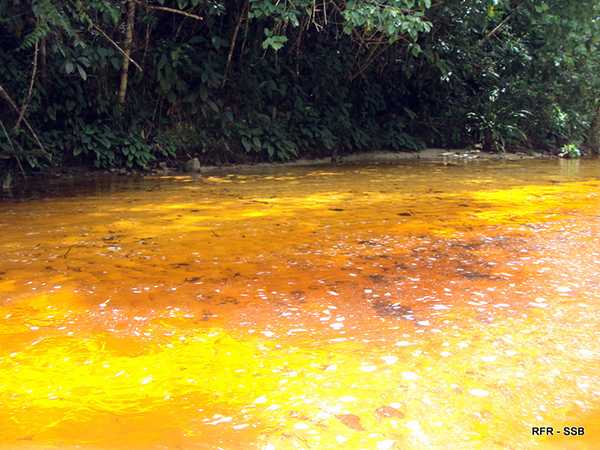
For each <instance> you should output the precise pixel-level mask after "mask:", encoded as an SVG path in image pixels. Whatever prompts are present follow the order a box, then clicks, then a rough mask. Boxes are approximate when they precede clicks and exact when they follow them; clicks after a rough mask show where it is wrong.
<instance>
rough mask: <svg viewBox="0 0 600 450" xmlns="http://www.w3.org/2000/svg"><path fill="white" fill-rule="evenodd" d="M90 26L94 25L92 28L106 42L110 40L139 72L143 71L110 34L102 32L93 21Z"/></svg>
mask: <svg viewBox="0 0 600 450" xmlns="http://www.w3.org/2000/svg"><path fill="white" fill-rule="evenodd" d="M92 26H93V27H94V30H96V31H98V32H99V33H100V34H101V35H102V36H103V37H104V38H105V39H106V40H107V41H108V42H110V43H111V44H112V45H113V46H114V47H115V48H116V49H117V50H119V52H120V53H121V54H122V55H123V56H127V58H128V59H129V61H130V62H131V64H133V65H134V66H135V67H136V68H137V69H138V70H139V71H140V72H143V70H142V68H141V67H140V65H139V64H138V63H136V62H135V61H134V60H133V59H132V58H131V56H129V55H128V54H127V53H125V50H123V49H122V48H121V47H120V46H119V44H117V43H116V42H115V41H113V40H112V39H111V38H110V36H109V35H108V34H106V33H105V32H104V30H103V29H102V28H100V27H99V26H98V25H96V24H95V23H94V24H92Z"/></svg>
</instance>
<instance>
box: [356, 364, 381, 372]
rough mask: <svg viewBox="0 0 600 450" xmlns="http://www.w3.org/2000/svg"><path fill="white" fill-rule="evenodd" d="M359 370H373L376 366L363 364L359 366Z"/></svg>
mask: <svg viewBox="0 0 600 450" xmlns="http://www.w3.org/2000/svg"><path fill="white" fill-rule="evenodd" d="M360 370H362V371H363V372H375V371H376V370H377V366H374V365H372V364H368V365H363V366H360Z"/></svg>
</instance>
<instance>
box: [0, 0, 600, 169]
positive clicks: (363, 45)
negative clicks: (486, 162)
mask: <svg viewBox="0 0 600 450" xmlns="http://www.w3.org/2000/svg"><path fill="white" fill-rule="evenodd" d="M599 42H600V2H598V1H596V0H582V1H570V0H543V1H528V0H365V1H352V0H295V1H290V0H288V1H284V0H280V1H267V0H231V1H229V0H153V1H149V0H148V1H144V0H126V1H117V0H91V1H79V0H66V1H57V0H36V1H25V0H21V1H19V0H0V166H1V167H0V170H2V168H5V169H6V168H12V169H13V170H23V171H24V172H27V171H32V170H33V171H36V170H40V169H43V168H46V167H59V166H65V165H85V166H90V167H98V168H110V167H128V168H142V169H143V168H149V167H151V166H152V165H153V164H155V163H156V162H157V161H163V160H168V159H176V158H179V159H183V158H190V157H198V158H199V159H200V160H201V161H202V162H204V163H225V162H256V161H284V160H289V159H294V158H298V157H306V156H309V157H310V156H324V155H330V154H332V153H334V152H341V153H344V152H352V151H359V150H360V151H370V150H391V151H416V150H418V149H420V148H423V147H425V146H438V147H463V146H467V145H472V144H480V145H481V146H482V148H483V150H485V151H493V152H500V151H505V150H512V149H535V150H547V151H554V152H558V151H560V149H561V148H562V149H564V148H581V149H585V150H587V151H590V152H594V151H596V152H597V151H598V148H599V134H600V118H599V117H600V116H599V114H598V111H599V108H600V65H599V62H600V55H599V53H598V48H599ZM565 146H567V147H565ZM568 146H571V147H568Z"/></svg>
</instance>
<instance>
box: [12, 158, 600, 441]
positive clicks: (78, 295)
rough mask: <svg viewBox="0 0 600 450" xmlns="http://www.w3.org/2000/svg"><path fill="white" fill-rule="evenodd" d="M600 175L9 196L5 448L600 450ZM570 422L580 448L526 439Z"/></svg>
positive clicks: (426, 175) (351, 179)
mask: <svg viewBox="0 0 600 450" xmlns="http://www.w3.org/2000/svg"><path fill="white" fill-rule="evenodd" d="M599 176H600V164H598V163H597V162H593V161H582V162H579V161H565V162H563V161H561V162H560V163H558V162H555V161H548V162H532V161H528V162H519V163H486V164H480V165H465V166H438V165H431V164H425V165H406V166H380V167H374V166H371V167H344V168H335V169H323V168H318V169H314V168H313V169H309V168H304V169H301V168H294V169H289V168H280V169H276V170H273V171H271V172H269V173H263V174H257V173H251V172H249V173H240V174H234V175H227V174H214V175H212V176H208V177H204V178H202V179H199V180H193V179H191V178H187V177H171V178H148V179H144V180H118V179H106V178H100V179H98V180H92V182H88V183H80V184H73V185H70V186H68V187H67V188H65V187H64V185H61V184H60V183H58V184H56V185H55V186H54V187H52V188H51V189H50V191H51V192H50V194H48V192H46V193H44V192H42V191H40V190H36V189H35V188H34V189H33V190H31V191H29V192H27V193H24V194H25V195H26V196H28V197H30V198H34V199H31V200H29V201H22V200H14V199H13V200H11V199H6V200H5V201H4V202H3V203H2V204H0V206H1V207H2V212H1V215H0V254H1V255H2V259H1V260H0V343H1V345H0V406H1V408H0V448H7V449H8V448H11V449H12V448H17V449H21V448H27V449H47V448H61V449H62V448H93V449H112V448H123V449H125V448H126V449H152V448H185V449H188V448H190V449H192V448H199V449H204V448H210V449H217V448H224V449H248V448H260V449H292V448H299V449H304V448H306V449H310V448H314V449H317V448H318V449H330V448H331V449H336V448H351V449H354V448H357V449H358V448H365V449H371V448H373V449H394V448H397V449H400V448H402V449H422V448H456V449H471V448H473V449H505V448H506V449H508V448H511V449H513V448H552V449H559V448H573V449H575V448H577V449H592V448H597V442H600V430H598V424H599V423H600V404H599V399H600V388H599V386H600V339H599V337H600V336H599V334H600V302H599V300H600V294H599V292H600V289H599V287H600V286H599V285H600V277H598V267H599V264H600V240H599V238H598V236H599V233H598V232H599V231H600V178H599ZM567 425H569V426H578V427H585V435H584V436H579V437H567V436H555V437H549V438H548V437H537V436H532V435H531V427H532V426H554V427H555V428H559V427H563V426H567Z"/></svg>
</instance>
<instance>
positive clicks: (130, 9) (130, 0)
mask: <svg viewBox="0 0 600 450" xmlns="http://www.w3.org/2000/svg"><path fill="white" fill-rule="evenodd" d="M134 24H135V0H127V29H126V31H125V42H124V43H123V64H122V66H121V83H120V85H119V100H118V101H119V105H120V106H123V105H124V104H125V97H126V95H127V82H128V81H129V60H130V55H131V46H132V44H133V28H134Z"/></svg>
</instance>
